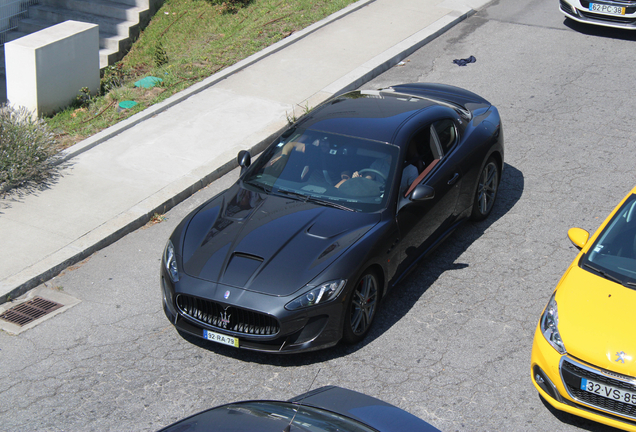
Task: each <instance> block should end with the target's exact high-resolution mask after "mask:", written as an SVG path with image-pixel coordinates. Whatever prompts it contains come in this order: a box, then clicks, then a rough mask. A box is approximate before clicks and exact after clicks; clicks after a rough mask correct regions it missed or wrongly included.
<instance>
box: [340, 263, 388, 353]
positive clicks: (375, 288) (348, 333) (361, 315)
mask: <svg viewBox="0 0 636 432" xmlns="http://www.w3.org/2000/svg"><path fill="white" fill-rule="evenodd" d="M378 292H379V283H378V278H377V276H376V275H375V274H374V273H373V272H372V271H369V270H367V271H366V272H365V273H364V274H363V275H362V276H361V277H360V279H359V280H358V282H357V283H356V285H355V286H354V288H353V292H352V293H351V295H350V297H349V301H348V302H347V309H346V312H345V320H344V329H343V336H342V338H343V340H344V341H345V342H346V343H349V344H354V343H358V342H360V341H361V340H362V339H364V337H365V336H366V335H367V333H368V332H369V329H370V328H371V323H372V322H373V318H374V317H375V312H376V309H377V307H378V300H379V297H378Z"/></svg>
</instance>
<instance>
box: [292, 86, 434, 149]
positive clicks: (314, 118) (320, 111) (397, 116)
mask: <svg viewBox="0 0 636 432" xmlns="http://www.w3.org/2000/svg"><path fill="white" fill-rule="evenodd" d="M437 105H438V104H437V103H435V101H432V100H430V99H427V98H423V97H419V96H413V95H408V94H403V93H397V92H392V91H381V90H358V91H354V92H350V93H346V94H344V95H341V96H338V97H336V98H334V99H331V100H329V101H327V102H326V103H325V104H323V105H320V106H319V107H317V108H316V109H315V110H312V111H310V112H309V113H308V114H307V115H306V116H305V117H303V118H302V119H301V120H300V121H299V122H298V123H297V126H299V127H302V128H306V129H311V130H316V131H321V132H329V133H336V134H341V135H349V136H355V137H359V138H365V139H371V140H375V141H382V142H388V143H390V142H392V139H393V137H394V135H395V132H396V131H397V130H398V129H399V127H400V125H402V124H403V123H404V122H405V121H406V120H407V119H408V118H409V117H411V116H412V115H413V114H415V113H416V112H418V111H421V110H424V109H427V108H430V107H432V106H437Z"/></svg>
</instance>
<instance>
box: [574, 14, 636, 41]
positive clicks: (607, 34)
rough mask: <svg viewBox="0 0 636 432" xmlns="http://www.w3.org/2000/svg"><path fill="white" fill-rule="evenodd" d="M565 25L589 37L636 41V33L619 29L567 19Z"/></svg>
mask: <svg viewBox="0 0 636 432" xmlns="http://www.w3.org/2000/svg"><path fill="white" fill-rule="evenodd" d="M563 25H564V26H566V27H568V28H569V29H571V30H574V31H575V32H578V33H581V34H584V35H587V36H598V37H604V38H611V39H620V40H625V41H636V32H634V31H633V30H627V29H617V28H613V27H604V26H599V25H594V24H587V23H582V22H578V21H574V20H571V19H569V18H565V19H564V21H563Z"/></svg>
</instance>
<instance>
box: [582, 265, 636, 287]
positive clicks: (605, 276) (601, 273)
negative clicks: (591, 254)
mask: <svg viewBox="0 0 636 432" xmlns="http://www.w3.org/2000/svg"><path fill="white" fill-rule="evenodd" d="M583 267H587V268H589V269H592V270H594V271H595V272H596V273H598V274H599V275H601V276H603V277H604V278H605V279H608V280H611V281H612V282H616V283H618V284H621V285H625V283H624V282H623V281H622V280H620V279H619V278H617V277H615V276H612V275H611V274H608V273H607V272H606V271H604V270H601V269H598V268H596V267H594V266H591V265H589V264H587V263H586V264H583ZM627 283H630V284H631V282H627Z"/></svg>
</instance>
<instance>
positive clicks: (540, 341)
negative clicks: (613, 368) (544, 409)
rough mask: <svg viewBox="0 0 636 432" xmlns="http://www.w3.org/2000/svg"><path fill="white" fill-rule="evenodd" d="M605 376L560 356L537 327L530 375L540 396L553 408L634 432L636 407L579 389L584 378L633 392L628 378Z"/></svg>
mask: <svg viewBox="0 0 636 432" xmlns="http://www.w3.org/2000/svg"><path fill="white" fill-rule="evenodd" d="M610 374H611V372H609V371H605V373H604V372H603V371H602V370H601V369H600V368H597V367H595V366H593V365H590V364H587V363H585V362H583V361H581V360H579V359H576V358H573V357H571V356H569V355H568V354H565V355H561V354H559V353H558V352H557V351H556V350H555V349H554V348H552V346H551V345H550V344H549V343H548V342H547V341H546V340H545V338H544V337H543V334H542V333H541V330H540V328H539V326H537V329H536V331H535V334H534V342H533V344H532V358H531V365H530V375H531V377H532V383H533V384H534V386H535V387H536V389H537V391H538V392H539V394H540V395H541V396H542V397H543V398H544V399H545V400H546V401H547V402H548V403H549V404H550V405H552V406H553V407H554V408H556V409H558V410H560V411H565V412H567V413H570V414H573V415H576V416H579V417H584V418H586V419H589V420H592V421H595V422H598V423H603V424H606V425H608V426H612V427H615V428H619V429H623V430H628V431H635V432H636V406H634V407H633V410H632V407H630V406H629V405H628V404H622V405H620V404H621V403H620V402H619V403H617V402H616V401H613V400H611V399H608V398H604V397H600V396H598V397H597V396H595V395H593V394H591V393H587V392H584V391H581V390H579V389H578V387H579V384H580V379H581V378H582V377H586V378H589V379H594V380H596V381H601V382H607V383H608V384H610V385H613V386H615V387H620V388H622V389H626V390H630V391H633V393H634V394H635V395H636V384H632V382H629V381H634V380H633V379H630V378H628V377H622V378H621V376H618V375H617V374H611V375H610Z"/></svg>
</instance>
